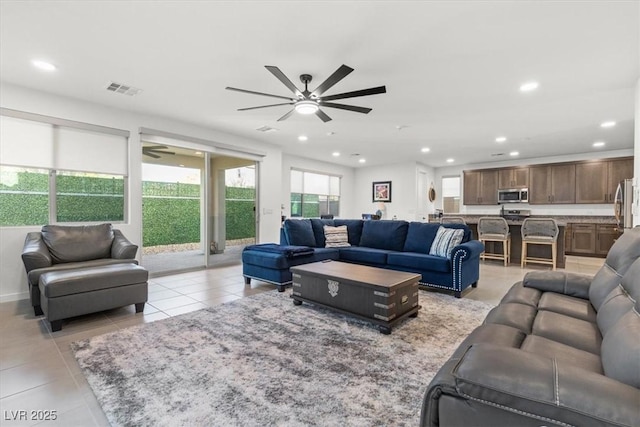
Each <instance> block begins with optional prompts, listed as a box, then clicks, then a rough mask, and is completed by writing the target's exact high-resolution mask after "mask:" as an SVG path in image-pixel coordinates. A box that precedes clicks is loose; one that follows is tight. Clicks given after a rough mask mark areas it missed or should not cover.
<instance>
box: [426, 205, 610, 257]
mask: <svg viewBox="0 0 640 427" xmlns="http://www.w3.org/2000/svg"><path fill="white" fill-rule="evenodd" d="M447 216H453V217H460V218H463V219H464V221H465V222H466V223H467V225H469V228H471V230H472V231H473V233H474V234H473V235H474V238H478V220H479V219H480V218H482V217H487V216H499V215H488V214H485V215H477V214H476V215H465V214H448V215H445V217H447ZM529 218H553V219H555V220H556V222H557V223H558V229H559V234H558V254H557V262H556V265H557V268H564V267H565V265H566V254H567V253H568V252H571V233H568V232H567V226H568V225H569V224H602V225H614V224H615V223H616V222H615V218H614V217H609V216H586V215H584V216H583V215H580V216H579V215H562V216H561V215H531V216H529ZM505 219H506V220H507V224H509V231H510V233H511V256H510V258H509V262H510V263H511V264H514V265H520V257H521V255H522V234H521V228H522V222H523V221H524V219H523V218H518V219H516V218H513V217H509V218H505ZM429 221H430V222H438V221H439V219H438V217H436V216H435V215H430V216H429ZM485 247H486V250H487V252H491V253H498V254H501V253H502V244H501V243H497V242H486V244H485ZM605 253H606V252H605ZM529 255H531V256H535V257H541V258H549V259H551V247H549V246H546V245H529ZM580 255H582V254H580ZM532 265H536V264H532Z"/></svg>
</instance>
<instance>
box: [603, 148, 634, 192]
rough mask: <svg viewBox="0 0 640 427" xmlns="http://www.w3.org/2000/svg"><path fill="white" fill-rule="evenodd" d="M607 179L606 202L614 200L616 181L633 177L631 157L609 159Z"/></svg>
mask: <svg viewBox="0 0 640 427" xmlns="http://www.w3.org/2000/svg"><path fill="white" fill-rule="evenodd" d="M607 178H608V179H607V181H608V182H609V188H608V194H607V196H608V198H607V203H613V202H615V198H616V189H617V188H618V183H619V182H620V181H622V180H624V179H630V178H633V157H627V158H624V159H616V160H609V170H608V176H607Z"/></svg>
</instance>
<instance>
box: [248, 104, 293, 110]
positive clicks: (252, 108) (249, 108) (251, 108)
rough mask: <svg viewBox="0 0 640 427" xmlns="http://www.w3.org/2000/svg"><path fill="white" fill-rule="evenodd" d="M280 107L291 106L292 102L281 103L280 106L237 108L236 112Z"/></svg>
mask: <svg viewBox="0 0 640 427" xmlns="http://www.w3.org/2000/svg"><path fill="white" fill-rule="evenodd" d="M280 105H293V102H283V103H282V104H271V105H260V106H259V107H247V108H238V111H247V110H256V109H258V108H269V107H279V106H280Z"/></svg>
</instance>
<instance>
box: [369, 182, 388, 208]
mask: <svg viewBox="0 0 640 427" xmlns="http://www.w3.org/2000/svg"><path fill="white" fill-rule="evenodd" d="M373 202H374V203H375V202H391V181H378V182H374V183H373Z"/></svg>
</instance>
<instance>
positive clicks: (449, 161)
mask: <svg viewBox="0 0 640 427" xmlns="http://www.w3.org/2000/svg"><path fill="white" fill-rule="evenodd" d="M453 162H455V159H447V163H453Z"/></svg>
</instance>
